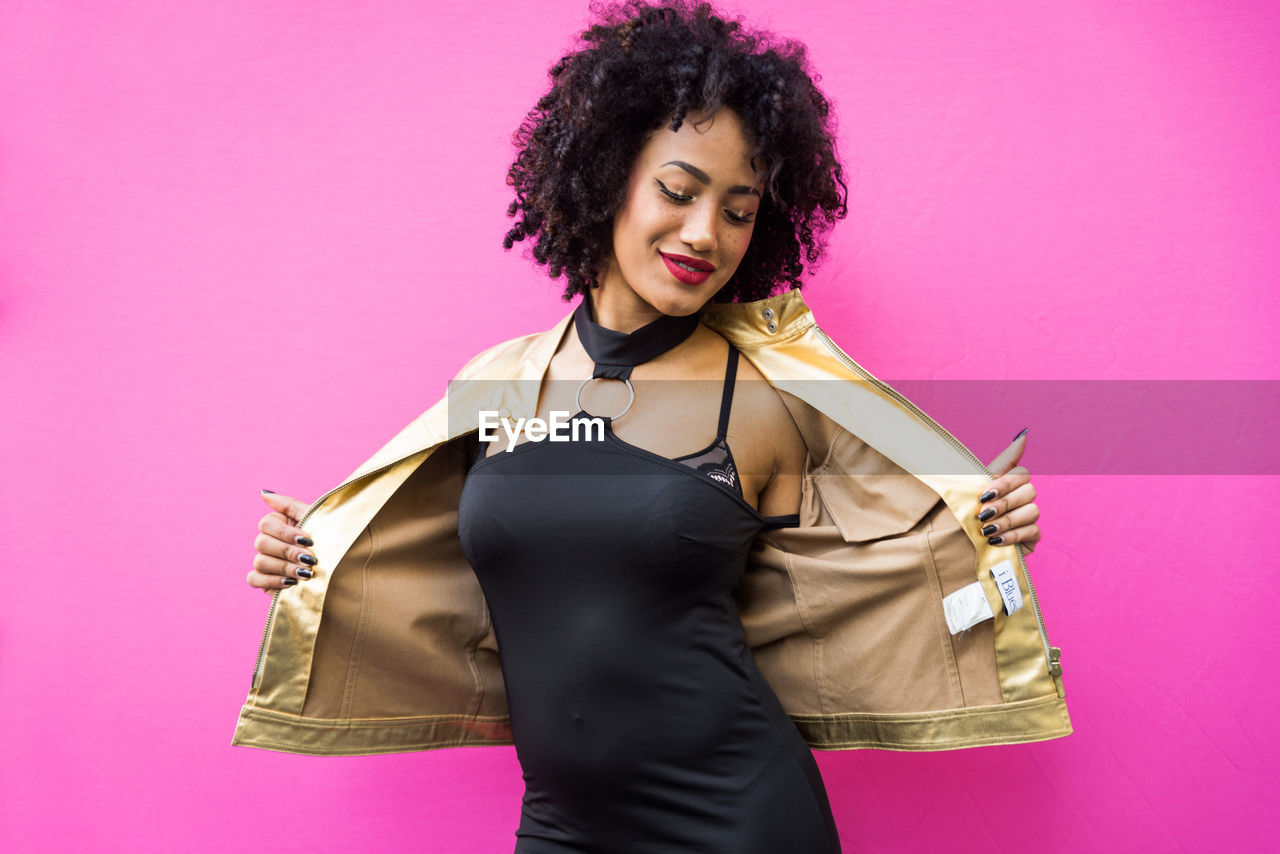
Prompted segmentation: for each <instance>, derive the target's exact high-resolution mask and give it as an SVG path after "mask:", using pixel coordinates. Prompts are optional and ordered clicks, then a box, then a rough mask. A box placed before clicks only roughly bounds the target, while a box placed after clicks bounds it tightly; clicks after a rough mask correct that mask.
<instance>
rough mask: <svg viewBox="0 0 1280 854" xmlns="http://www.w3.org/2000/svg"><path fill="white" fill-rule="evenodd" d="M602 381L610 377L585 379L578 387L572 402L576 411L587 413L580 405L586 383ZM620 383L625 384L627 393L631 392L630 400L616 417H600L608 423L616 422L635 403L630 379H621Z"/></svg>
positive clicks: (634, 390) (589, 413) (633, 388)
mask: <svg viewBox="0 0 1280 854" xmlns="http://www.w3.org/2000/svg"><path fill="white" fill-rule="evenodd" d="M604 379H610V377H587V378H586V379H585V380H583V381H582V382H581V383H580V384H579V385H578V394H577V396H576V397H575V398H574V402H575V403H576V404H577V406H578V409H580V410H581V411H583V412H587V410H586V408H585V407H584V406H583V405H582V389H583V388H584V387H586V385H587V383H589V382H591V381H592V380H604ZM622 381H623V382H624V383H626V384H627V391H629V392H631V399H630V400H628V401H627V405H626V406H624V407H622V411H621V412H619V413H618V414H617V415H606V416H602V417H605V418H608V419H609V420H610V421H617V420H618V419H619V418H621V417H622V416H624V415H626V414H627V410H628V409H630V408H631V404H633V403H635V402H636V387H635V386H633V385H632V384H631V377H623V378H622ZM587 414H588V415H594V414H595V413H592V412H587Z"/></svg>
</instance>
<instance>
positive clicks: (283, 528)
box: [258, 513, 315, 547]
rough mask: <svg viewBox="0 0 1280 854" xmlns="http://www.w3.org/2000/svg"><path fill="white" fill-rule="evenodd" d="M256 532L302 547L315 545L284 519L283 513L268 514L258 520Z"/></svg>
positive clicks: (302, 532) (304, 532) (301, 531)
mask: <svg viewBox="0 0 1280 854" xmlns="http://www.w3.org/2000/svg"><path fill="white" fill-rule="evenodd" d="M258 530H259V531H261V532H262V533H264V534H266V535H267V536H269V537H275V538H276V539H277V540H280V541H281V542H285V543H296V544H297V545H300V546H304V547H308V546H314V545H315V542H314V541H312V539H311V537H309V536H308V535H307V532H306V531H304V530H302V529H301V528H299V527H297V526H295V525H294V524H293V523H292V522H290V521H289V520H288V519H287V518H285V516H284V514H283V513H268V514H267V515H266V516H263V517H262V518H261V519H259V520H258Z"/></svg>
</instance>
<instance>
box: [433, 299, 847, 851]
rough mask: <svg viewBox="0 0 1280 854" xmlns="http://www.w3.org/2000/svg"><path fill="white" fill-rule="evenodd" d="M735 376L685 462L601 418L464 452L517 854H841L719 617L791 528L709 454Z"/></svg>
mask: <svg viewBox="0 0 1280 854" xmlns="http://www.w3.org/2000/svg"><path fill="white" fill-rule="evenodd" d="M584 306H585V303H584ZM583 313H584V314H585V309H583ZM661 320H664V319H660V321H661ZM665 320H682V319H673V318H665ZM660 321H656V322H655V323H659V322H660ZM587 322H588V323H590V322H591V321H590V320H589V316H588V317H587ZM579 328H580V329H582V323H581V321H579ZM602 328H603V327H596V329H597V330H598V329H602ZM646 328H647V327H646ZM606 331H608V330H606ZM641 331H643V330H641ZM614 334H617V333H614ZM633 334H634V333H633ZM585 343H587V341H585V340H584V344H585ZM590 350H591V348H590V347H588V352H590ZM592 355H593V356H595V355H596V354H595V353H592ZM737 361H738V352H737V350H735V349H733V348H732V347H730V354H729V363H728V366H727V370H726V378H725V386H724V393H723V398H722V403H721V411H720V420H719V429H718V432H717V436H716V439H715V441H714V442H713V443H712V444H711V445H709V446H708V447H707V448H704V449H703V450H701V451H698V452H695V453H692V454H687V455H685V456H684V457H680V458H677V459H674V460H672V459H667V458H665V457H661V456H659V455H657V454H654V453H652V452H650V451H647V450H644V449H642V448H639V447H636V446H634V445H631V444H629V443H627V442H625V441H623V440H621V439H619V438H618V437H617V436H616V435H614V433H613V431H612V419H610V418H607V417H606V418H604V419H603V421H604V424H605V430H604V436H603V439H602V440H589V439H585V438H584V439H580V440H578V441H568V442H552V441H546V440H544V441H538V442H532V441H530V442H524V443H522V444H519V445H517V446H515V447H514V448H513V449H512V450H510V451H504V452H496V453H494V454H491V455H489V456H484V452H483V447H484V445H483V444H482V445H481V452H480V454H478V455H477V458H476V461H475V463H474V464H473V466H472V468H471V471H470V473H469V475H468V477H467V480H466V483H465V484H464V487H463V491H462V497H461V502H460V505H459V509H458V531H459V536H460V539H461V543H462V546H463V549H464V551H465V553H466V556H467V559H468V560H469V561H470V562H471V565H472V566H473V567H474V569H475V572H476V576H477V578H478V580H479V582H480V586H481V588H482V589H483V591H484V594H485V598H486V599H487V601H488V605H489V610H490V613H491V615H492V617H493V626H494V632H495V634H496V636H497V640H498V645H499V649H500V650H501V655H502V668H503V676H504V680H505V683H506V690H507V701H508V706H509V709H510V712H511V729H512V735H513V740H514V742H515V749H516V754H517V756H518V758H519V760H520V765H521V768H522V769H523V772H524V780H525V794H524V798H523V802H522V809H521V816H520V825H519V829H518V830H517V831H516V836H517V837H518V841H517V844H516V849H515V850H516V852H518V854H537V852H619V854H621V853H622V852H691V851H706V852H734V854H753V852H760V854H777V852H795V854H830V852H836V851H839V850H840V847H839V840H838V838H837V834H836V829H835V823H834V821H833V819H832V816H831V810H830V806H829V804H828V801H827V795H826V790H825V788H824V787H823V783H822V778H821V776H820V774H819V771H818V768H817V765H816V763H815V762H814V760H813V755H812V754H811V753H810V751H809V748H808V746H807V745H806V744H805V742H804V740H803V738H802V737H801V736H800V733H799V731H798V730H797V729H796V727H795V725H794V724H793V723H792V722H791V720H790V718H788V717H787V715H786V713H785V711H784V710H783V708H782V706H781V704H780V703H779V702H778V699H777V697H776V696H775V694H774V692H773V690H772V689H771V688H770V686H769V684H768V683H767V682H766V681H765V679H764V677H763V676H762V675H761V673H760V671H759V670H758V669H757V668H756V665H755V662H754V660H753V659H752V656H751V652H750V650H749V649H748V647H747V646H746V644H745V642H744V639H743V630H742V624H741V621H740V620H739V618H738V612H737V608H736V605H735V603H734V599H733V592H734V589H735V588H736V586H737V585H738V583H739V581H740V580H741V579H742V575H743V571H744V569H745V565H746V558H747V551H748V549H749V547H750V545H751V541H752V540H753V539H754V538H755V536H756V535H757V534H758V533H759V532H760V531H761V530H762V529H764V528H767V527H784V526H795V525H798V524H799V518H798V516H796V515H794V514H793V515H790V516H777V517H767V516H762V515H761V514H760V513H759V512H757V511H756V510H755V508H753V507H751V505H750V504H748V503H747V502H746V501H745V500H744V498H743V496H742V492H741V487H740V484H739V481H738V474H737V471H736V469H735V467H734V463H733V456H732V454H731V453H730V451H729V448H728V445H727V444H726V442H725V430H726V427H727V425H728V420H729V408H730V405H731V403H732V397H733V386H734V375H735V373H736V367H737ZM597 363H598V364H599V361H598V362H597ZM629 372H630V371H629V368H628V369H627V370H626V373H628V374H629ZM588 418H590V416H588V415H587V413H585V412H583V411H579V412H578V413H577V414H576V415H575V416H574V417H573V420H576V421H577V420H585V419H588Z"/></svg>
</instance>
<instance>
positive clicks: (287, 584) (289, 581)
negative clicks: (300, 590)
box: [284, 578, 298, 587]
mask: <svg viewBox="0 0 1280 854" xmlns="http://www.w3.org/2000/svg"><path fill="white" fill-rule="evenodd" d="M297 583H298V579H296V578H286V579H285V580H284V586H285V587H292V586H293V585H295V584H297Z"/></svg>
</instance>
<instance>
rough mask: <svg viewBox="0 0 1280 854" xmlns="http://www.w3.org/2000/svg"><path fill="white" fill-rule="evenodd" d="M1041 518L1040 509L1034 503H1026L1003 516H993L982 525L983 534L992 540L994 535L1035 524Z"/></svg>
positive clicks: (994, 543)
mask: <svg viewBox="0 0 1280 854" xmlns="http://www.w3.org/2000/svg"><path fill="white" fill-rule="evenodd" d="M1039 519H1040V509H1039V508H1038V507H1036V506H1035V505H1034V504H1024V505H1022V506H1021V507H1015V508H1014V509H1013V510H1010V511H1009V512H1008V513H1005V514H1004V515H1002V516H993V517H992V518H991V519H989V520H987V522H986V523H985V524H984V525H983V526H982V535H983V536H984V537H987V538H988V540H987V541H988V542H991V539H990V538H992V537H996V536H1000V535H1003V534H1007V533H1009V532H1010V531H1012V530H1013V529H1015V528H1019V527H1022V526H1024V525H1034V524H1035V523H1036V522H1037V521H1038V520H1039ZM991 545H993V546H998V545H1001V543H996V542H992V543H991Z"/></svg>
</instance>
